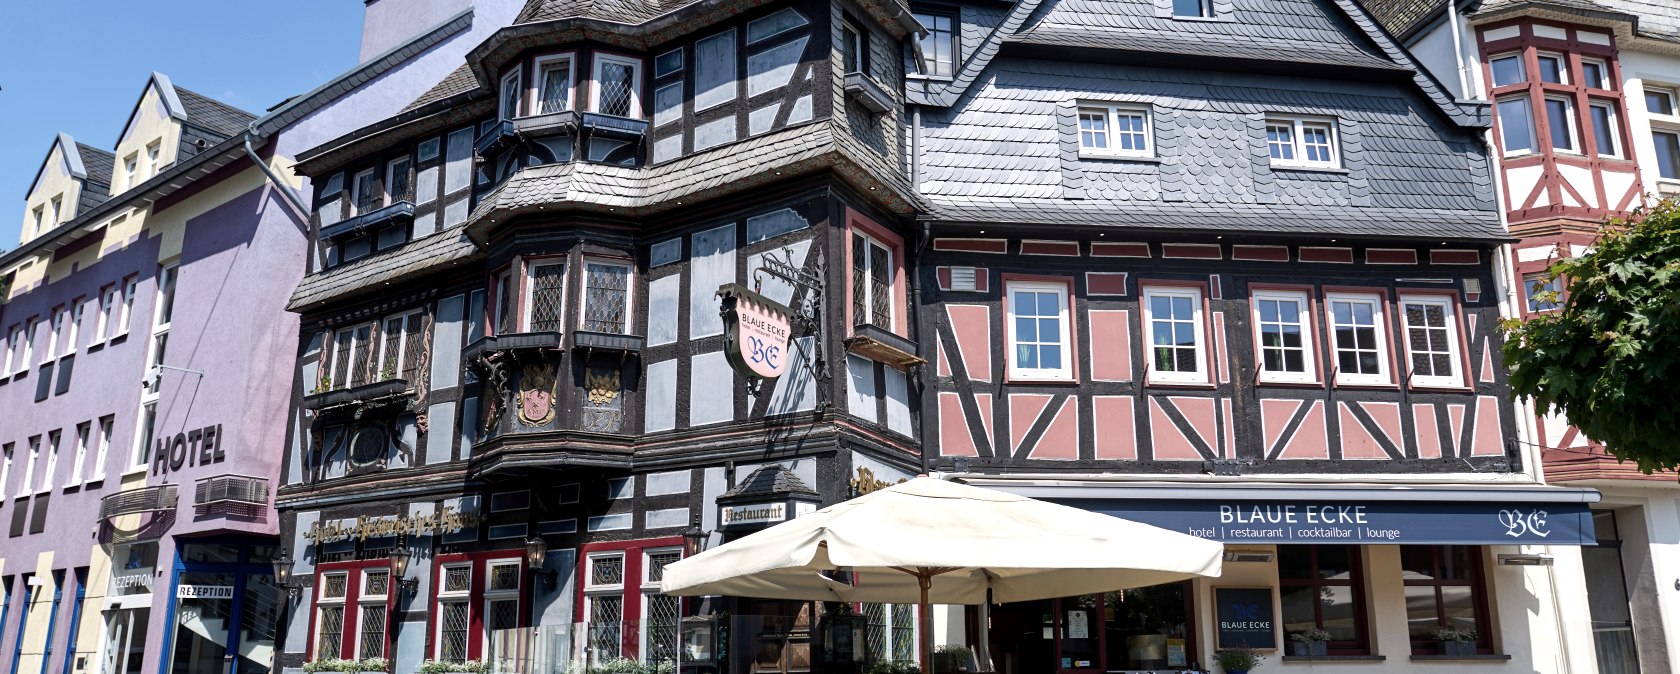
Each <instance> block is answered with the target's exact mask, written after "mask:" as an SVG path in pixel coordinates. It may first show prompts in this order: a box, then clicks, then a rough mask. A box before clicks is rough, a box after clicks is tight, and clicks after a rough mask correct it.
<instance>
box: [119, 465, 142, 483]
mask: <svg viewBox="0 0 1680 674" xmlns="http://www.w3.org/2000/svg"><path fill="white" fill-rule="evenodd" d="M145 475H146V467H145V466H132V467H129V468H126V469H124V470H123V472H122V479H123V480H127V479H128V478H131V477H145Z"/></svg>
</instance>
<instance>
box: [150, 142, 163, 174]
mask: <svg viewBox="0 0 1680 674" xmlns="http://www.w3.org/2000/svg"><path fill="white" fill-rule="evenodd" d="M162 162H163V141H161V140H154V141H152V143H151V144H150V145H147V146H146V177H148V178H150V177H152V176H155V175H157V174H158V169H159V168H161V166H162Z"/></svg>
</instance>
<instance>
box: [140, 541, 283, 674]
mask: <svg viewBox="0 0 1680 674" xmlns="http://www.w3.org/2000/svg"><path fill="white" fill-rule="evenodd" d="M274 554H275V548H274V546H273V545H271V544H267V543H240V542H187V543H182V544H181V547H180V548H179V551H178V553H177V555H178V558H177V560H176V564H175V588H174V592H173V596H174V600H173V604H174V606H173V612H174V616H175V619H174V621H173V623H174V627H173V629H174V633H173V634H172V635H171V637H170V639H169V646H168V650H167V652H168V653H169V662H170V671H174V672H195V673H200V674H218V673H219V674H266V672H268V671H269V669H270V668H271V667H272V666H273V664H274V645H275V639H274V637H275V631H276V629H278V627H279V617H280V607H281V597H280V592H279V587H278V586H277V585H275V583H274V575H273V564H272V560H273V558H274Z"/></svg>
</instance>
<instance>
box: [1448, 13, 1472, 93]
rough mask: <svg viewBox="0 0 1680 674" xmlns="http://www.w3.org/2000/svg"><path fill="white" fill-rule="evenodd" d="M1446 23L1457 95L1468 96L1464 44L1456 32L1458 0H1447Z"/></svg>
mask: <svg viewBox="0 0 1680 674" xmlns="http://www.w3.org/2000/svg"><path fill="white" fill-rule="evenodd" d="M1447 25H1449V26H1452V44H1453V63H1455V64H1457V65H1458V97H1459V98H1469V97H1470V77H1469V73H1468V72H1466V68H1467V67H1468V66H1466V65H1465V63H1464V44H1463V42H1462V38H1460V37H1459V33H1458V0H1447Z"/></svg>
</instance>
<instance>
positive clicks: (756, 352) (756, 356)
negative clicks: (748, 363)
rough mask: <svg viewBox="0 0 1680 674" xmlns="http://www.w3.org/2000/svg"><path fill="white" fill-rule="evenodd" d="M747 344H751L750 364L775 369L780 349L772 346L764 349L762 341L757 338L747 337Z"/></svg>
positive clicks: (779, 356) (780, 353)
mask: <svg viewBox="0 0 1680 674" xmlns="http://www.w3.org/2000/svg"><path fill="white" fill-rule="evenodd" d="M747 342H748V343H750V344H751V348H750V350H751V351H752V362H754V363H764V364H766V365H769V366H770V367H776V359H778V358H781V357H782V347H780V346H776V345H774V344H772V345H770V346H769V347H768V348H766V347H765V346H764V340H762V339H759V338H757V337H748V338H747Z"/></svg>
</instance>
